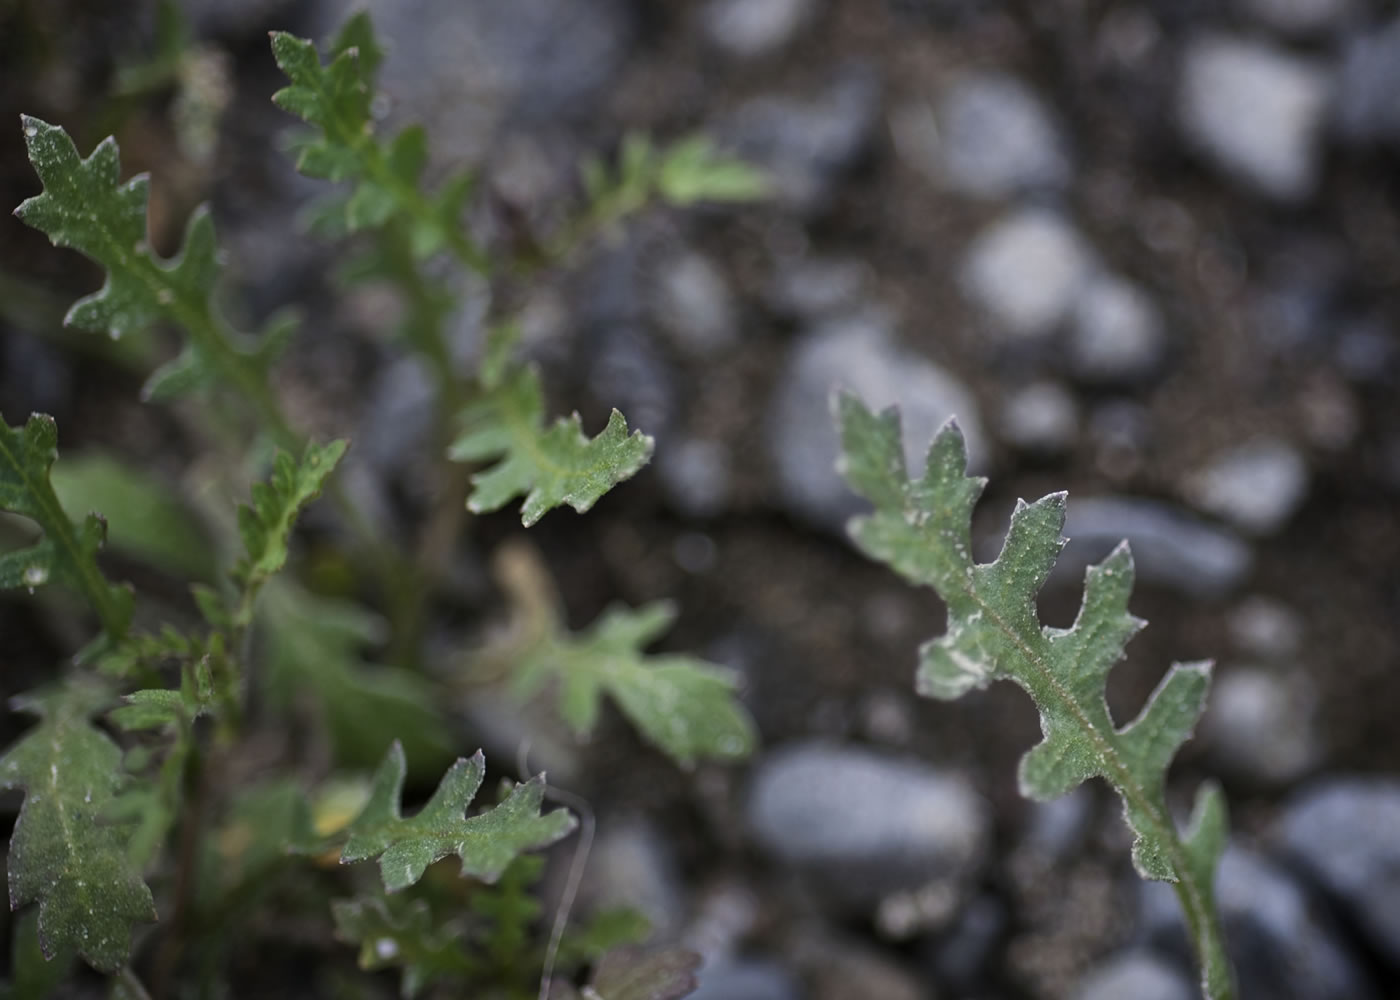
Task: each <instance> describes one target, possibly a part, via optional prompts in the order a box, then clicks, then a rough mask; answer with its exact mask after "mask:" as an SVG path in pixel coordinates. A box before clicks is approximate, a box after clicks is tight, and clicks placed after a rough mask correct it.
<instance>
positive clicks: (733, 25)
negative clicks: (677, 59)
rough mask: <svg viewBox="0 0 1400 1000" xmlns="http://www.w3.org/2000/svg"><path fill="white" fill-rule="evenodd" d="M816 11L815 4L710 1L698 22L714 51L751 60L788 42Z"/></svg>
mask: <svg viewBox="0 0 1400 1000" xmlns="http://www.w3.org/2000/svg"><path fill="white" fill-rule="evenodd" d="M815 11H816V2H815V0H710V2H709V3H708V4H706V5H705V7H704V9H703V10H702V11H701V13H700V22H701V25H702V27H703V28H704V31H705V36H706V37H707V38H708V39H709V40H710V42H711V43H712V44H713V45H714V46H715V47H716V48H718V49H720V50H721V51H723V52H726V53H728V54H729V55H732V56H737V57H739V58H741V59H754V58H758V57H760V56H766V55H772V54H773V53H775V52H777V51H778V50H780V49H781V48H783V47H784V46H785V45H787V44H788V43H789V42H791V41H792V40H793V38H795V37H796V36H797V33H798V32H799V31H801V30H802V29H803V28H804V27H805V26H806V25H807V24H808V23H809V22H810V21H811V20H812V15H813V14H814V13H815Z"/></svg>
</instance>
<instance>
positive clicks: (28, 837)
mask: <svg viewBox="0 0 1400 1000" xmlns="http://www.w3.org/2000/svg"><path fill="white" fill-rule="evenodd" d="M106 702H107V695H106V693H105V692H104V691H103V690H101V689H100V688H95V687H89V686H77V685H70V686H68V687H64V688H61V689H57V690H50V691H46V692H40V693H35V694H31V695H25V696H21V697H19V698H16V699H14V701H13V703H12V704H13V706H14V708H15V709H16V710H17V711H22V712H28V713H30V714H33V715H37V716H38V717H39V719H40V722H39V725H37V726H35V727H34V728H33V729H31V730H30V731H29V732H28V733H27V734H25V736H24V737H23V738H22V739H21V740H20V741H19V742H18V743H16V744H15V745H14V746H12V747H11V748H10V749H9V750H8V751H7V752H6V753H5V755H4V757H0V788H19V789H23V790H24V793H25V798H24V805H23V807H22V808H21V809H20V814H19V819H18V820H17V821H16V822H15V829H14V833H13V834H12V836H11V838H10V855H9V881H10V906H11V908H16V909H17V908H18V907H21V906H24V905H25V904H26V903H32V902H38V904H39V942H40V945H41V947H42V948H43V951H44V954H45V956H47V957H49V958H52V957H54V956H55V955H58V954H60V953H62V952H65V951H69V952H74V953H76V954H78V955H80V956H82V958H83V959H85V960H86V961H87V962H88V963H89V964H91V965H92V966H93V968H95V969H98V970H100V971H102V972H115V971H116V970H117V969H119V968H121V966H122V965H124V964H125V963H126V960H127V956H128V954H129V951H130V941H131V928H132V926H133V925H134V924H138V923H145V922H149V921H152V920H154V919H155V918H156V911H155V903H154V901H153V900H152V898H151V890H150V889H149V888H147V887H146V883H145V882H143V881H142V879H141V874H140V872H138V871H136V870H135V869H134V868H133V866H132V865H131V863H130V861H129V860H128V858H127V841H128V839H129V836H130V833H131V827H130V826H129V825H127V824H119V823H115V822H113V821H112V820H111V817H110V816H108V815H107V814H106V811H107V809H108V807H109V806H110V805H111V803H112V801H113V799H114V796H115V795H116V793H117V791H118V788H119V785H120V782H121V776H122V764H121V750H120V748H119V747H118V746H117V745H116V744H115V743H113V742H112V740H111V739H110V738H109V737H108V736H107V735H106V734H105V733H103V732H102V731H101V730H100V729H98V728H96V727H95V726H93V725H92V724H91V723H90V722H89V721H88V720H89V718H90V717H91V716H92V715H93V714H94V713H95V712H98V711H100V710H101V709H102V708H103V707H104V706H105V705H106Z"/></svg>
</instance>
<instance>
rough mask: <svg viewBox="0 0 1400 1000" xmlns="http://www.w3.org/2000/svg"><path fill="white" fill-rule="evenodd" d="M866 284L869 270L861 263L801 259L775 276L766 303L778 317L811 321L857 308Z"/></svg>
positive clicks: (839, 260) (824, 259)
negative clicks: (855, 306)
mask: <svg viewBox="0 0 1400 1000" xmlns="http://www.w3.org/2000/svg"><path fill="white" fill-rule="evenodd" d="M869 284H870V268H869V265H867V264H865V263H864V262H862V261H859V260H856V259H854V258H850V257H806V256H804V257H802V258H800V259H798V260H796V261H794V262H793V263H791V264H789V265H787V266H786V267H783V268H782V269H781V270H780V271H779V272H778V273H777V274H776V275H775V276H774V278H773V282H772V285H771V286H770V287H769V289H768V295H767V300H768V305H769V308H771V309H772V310H773V311H774V312H776V313H778V314H779V315H781V316H787V317H790V318H794V319H800V320H806V321H807V322H813V321H815V320H819V319H824V318H826V317H828V316H830V315H831V314H833V313H838V312H842V311H843V310H846V309H849V308H851V307H852V306H854V305H856V304H857V303H858V302H860V300H861V297H862V296H863V295H864V293H865V292H866V289H867V286H868V285H869Z"/></svg>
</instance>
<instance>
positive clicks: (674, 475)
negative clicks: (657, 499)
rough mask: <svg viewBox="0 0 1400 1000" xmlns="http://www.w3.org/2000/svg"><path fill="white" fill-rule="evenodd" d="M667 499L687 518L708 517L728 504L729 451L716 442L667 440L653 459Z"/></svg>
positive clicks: (717, 512) (716, 513) (692, 439)
mask: <svg viewBox="0 0 1400 1000" xmlns="http://www.w3.org/2000/svg"><path fill="white" fill-rule="evenodd" d="M654 461H655V463H656V471H657V474H658V476H659V477H660V480H661V485H662V488H663V489H665V491H666V496H667V498H668V499H669V500H670V501H671V504H672V506H674V507H675V508H676V509H677V510H678V511H680V512H681V513H682V514H684V515H685V516H687V517H696V518H709V517H715V516H717V515H719V514H722V513H724V511H725V509H726V508H727V507H728V506H729V498H730V493H731V474H730V468H729V466H730V463H729V452H728V450H727V449H726V448H725V447H724V445H722V444H720V443H719V442H717V441H706V440H703V439H701V438H686V439H684V440H681V441H671V442H668V443H667V445H666V447H665V448H663V449H661V451H660V453H659V454H658V455H657V456H656V458H655V459H654Z"/></svg>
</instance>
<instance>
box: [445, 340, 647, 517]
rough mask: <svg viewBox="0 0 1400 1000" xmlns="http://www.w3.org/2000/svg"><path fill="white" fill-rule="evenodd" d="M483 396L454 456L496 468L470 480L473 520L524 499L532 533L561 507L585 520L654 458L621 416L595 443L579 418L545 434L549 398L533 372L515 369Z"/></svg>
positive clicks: (466, 418)
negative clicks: (586, 514)
mask: <svg viewBox="0 0 1400 1000" xmlns="http://www.w3.org/2000/svg"><path fill="white" fill-rule="evenodd" d="M484 389H485V392H484V393H483V398H482V399H481V400H480V401H478V402H476V403H474V404H472V405H470V406H468V407H467V408H466V410H465V411H464V412H463V413H462V417H461V424H462V433H461V435H460V436H459V437H458V438H457V440H456V441H455V442H453V444H452V447H451V450H450V451H449V453H448V454H449V456H450V457H451V458H452V459H453V460H454V461H457V462H487V461H493V460H494V461H496V464H495V465H493V466H491V467H490V468H489V469H486V470H484V471H482V472H478V473H477V474H476V475H474V476H472V491H471V495H470V496H469V497H468V498H467V507H468V509H470V510H471V511H473V512H474V513H478V514H481V513H487V512H490V511H494V510H499V509H500V508H502V507H504V506H505V505H506V504H507V503H509V502H510V501H511V500H513V499H515V498H516V497H520V496H523V497H524V498H525V502H524V503H523V504H522V505H521V508H520V520H521V522H522V523H523V524H524V525H525V526H526V527H529V526H530V525H532V524H534V523H535V522H536V521H538V520H539V519H540V518H541V517H543V516H544V515H545V514H546V513H547V512H548V511H550V510H553V509H554V508H555V507H559V506H561V505H563V504H568V505H569V506H570V507H572V508H573V509H574V510H576V511H578V512H579V513H580V514H582V513H583V512H584V511H587V510H588V509H589V508H590V507H592V506H593V505H594V504H595V503H597V502H598V499H599V498H600V497H601V496H602V495H603V494H604V493H606V492H608V490H610V489H612V488H613V487H614V486H616V485H617V484H618V483H620V482H622V481H623V480H625V479H630V478H631V477H632V476H634V475H636V473H637V471H638V470H639V469H641V467H642V466H644V465H646V464H647V462H648V460H650V458H651V451H652V447H653V444H654V442H653V441H652V439H651V438H650V437H649V436H648V435H646V434H643V433H642V432H641V431H635V432H633V433H631V434H629V433H628V432H627V419H626V418H625V417H623V415H622V414H621V413H619V412H618V411H617V410H613V411H612V416H610V417H609V418H608V425H607V427H605V428H604V429H603V431H602V433H600V434H599V435H598V436H597V437H594V438H589V437H586V436H585V435H584V433H583V422H582V420H581V419H580V418H579V416H578V414H574V415H573V416H571V417H568V418H567V419H566V418H562V417H561V418H559V419H558V420H556V421H555V422H554V423H553V424H552V425H550V426H548V427H546V426H545V413H544V394H543V392H542V390H541V388H540V378H539V375H538V373H537V372H536V371H535V370H534V369H533V368H531V367H528V366H520V367H516V368H512V369H509V370H507V371H505V372H503V373H501V376H500V378H499V380H498V381H495V382H491V383H487V384H485V385H484Z"/></svg>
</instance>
